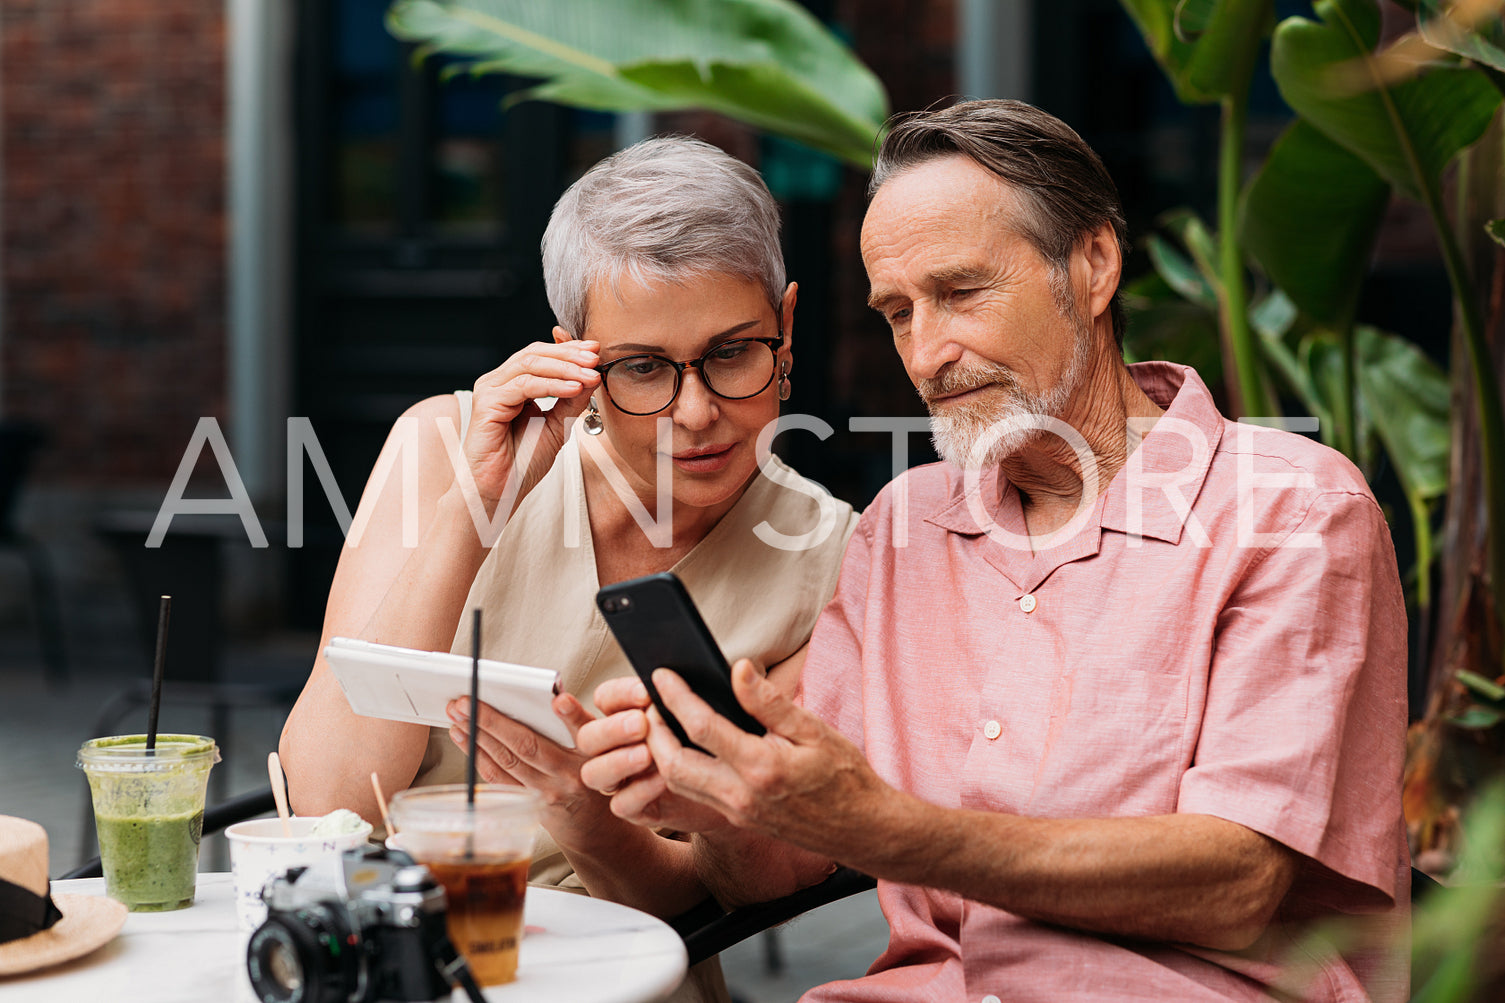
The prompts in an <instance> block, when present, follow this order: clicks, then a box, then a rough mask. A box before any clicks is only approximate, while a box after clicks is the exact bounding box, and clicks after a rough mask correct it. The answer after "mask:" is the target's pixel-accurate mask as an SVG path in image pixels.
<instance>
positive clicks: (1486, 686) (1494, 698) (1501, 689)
mask: <svg viewBox="0 0 1505 1003" xmlns="http://www.w3.org/2000/svg"><path fill="white" fill-rule="evenodd" d="M1453 674H1454V675H1455V676H1457V677H1458V681H1459V682H1460V683H1462V684H1463V685H1464V686H1467V687H1468V688H1469V689H1471V690H1473V691H1474V692H1475V693H1477V694H1478V695H1479V696H1482V697H1483V698H1484V699H1486V700H1488V701H1490V702H1491V703H1500V702H1502V701H1505V686H1501V685H1500V684H1499V683H1497V682H1495V681H1494V680H1493V679H1485V678H1484V677H1483V676H1481V675H1479V674H1478V673H1477V672H1470V671H1468V670H1467V669H1458V670H1457V671H1456V672H1454V673H1453Z"/></svg>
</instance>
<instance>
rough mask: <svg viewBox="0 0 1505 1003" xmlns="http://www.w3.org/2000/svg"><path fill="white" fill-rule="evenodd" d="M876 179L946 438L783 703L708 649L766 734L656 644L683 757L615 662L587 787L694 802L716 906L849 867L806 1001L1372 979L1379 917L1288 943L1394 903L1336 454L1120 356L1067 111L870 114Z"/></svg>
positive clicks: (1356, 523)
mask: <svg viewBox="0 0 1505 1003" xmlns="http://www.w3.org/2000/svg"><path fill="white" fill-rule="evenodd" d="M870 190H871V193H872V200H871V204H870V207H869V209H868V213H867V217H866V220H865V221H864V224H863V229H862V245H861V246H862V255H863V261H864V263H865V264H866V267H867V271H868V277H869V279H870V282H871V297H870V302H871V303H872V305H873V306H874V307H875V308H876V309H877V310H879V311H880V312H881V313H882V314H883V316H884V317H885V318H886V319H887V320H888V322H889V324H890V326H891V327H892V330H893V337H894V344H895V347H896V348H897V349H898V351H899V354H900V356H901V358H902V359H903V362H904V366H905V369H906V370H907V371H908V373H909V376H910V378H911V379H912V380H913V381H914V384H915V387H916V388H917V390H918V391H919V393H920V395H921V396H922V397H923V398H924V400H925V402H926V404H927V406H928V408H929V410H930V413H931V417H932V425H933V429H934V435H935V441H936V445H937V447H938V450H939V451H940V453H941V455H942V456H943V457H944V458H945V459H946V460H947V461H948V462H947V463H942V464H935V465H931V466H928V467H922V468H918V469H915V470H911V471H909V472H908V473H907V474H905V475H904V476H902V477H900V478H898V479H897V480H896V481H895V482H893V483H892V484H890V485H889V486H888V487H887V488H885V489H884V491H883V492H882V493H881V494H880V495H879V497H878V499H877V500H876V501H875V502H874V503H873V505H872V506H871V507H870V508H869V509H868V511H867V512H866V513H865V514H864V515H863V517H862V521H861V523H860V525H859V528H858V530H857V533H856V534H855V535H854V536H853V538H852V541H851V543H850V545H849V547H848V550H847V553H846V558H845V562H844V564H843V567H842V573H841V579H840V584H839V586H838V589H837V592H836V595H835V597H834V598H833V599H832V601H831V603H830V605H829V606H828V607H827V609H826V610H825V612H824V614H823V615H822V617H821V620H820V622H819V625H818V626H817V628H816V631H815V635H814V637H813V638H812V640H811V644H810V649H809V653H808V658H807V660H806V662H805V666H804V669H803V677H802V679H801V681H800V692H799V693H797V694H795V695H793V696H791V694H790V693H789V692H788V691H789V690H790V689H791V687H790V686H788V685H784V686H780V685H779V684H778V681H770V680H767V679H764V678H763V677H762V676H761V675H760V674H759V673H758V672H757V671H756V669H755V667H754V666H752V665H751V664H750V663H747V662H742V663H739V664H738V665H737V667H736V669H735V671H734V673H733V677H734V680H733V681H734V685H735V686H736V689H737V693H738V696H739V699H740V700H741V701H742V703H743V704H744V705H745V706H746V707H747V709H748V710H749V711H751V712H752V713H753V715H754V716H756V717H758V718H759V719H760V720H761V721H763V723H764V724H765V725H766V726H767V727H768V732H769V733H768V735H767V736H765V737H761V738H757V737H753V736H751V735H749V734H746V733H744V732H741V731H739V730H738V729H737V728H736V727H735V726H733V725H732V724H731V723H730V722H728V721H726V720H725V719H723V718H720V717H718V716H717V715H715V714H714V713H713V712H711V711H710V710H709V708H707V707H706V706H705V705H704V704H703V703H701V702H700V701H699V700H698V699H697V698H696V697H695V696H694V695H693V694H692V693H690V692H689V690H688V689H687V688H686V687H685V686H684V685H683V683H682V682H681V681H680V680H679V678H678V677H677V676H674V675H673V674H672V673H668V672H665V671H663V670H661V671H660V672H659V673H658V675H657V676H656V677H655V680H656V682H657V685H658V686H659V688H660V692H661V693H662V696H663V699H664V700H665V702H666V704H667V705H668V706H669V707H670V709H671V710H672V711H673V712H674V713H675V714H676V715H677V716H678V717H679V719H680V721H681V722H682V723H683V724H684V726H685V729H686V731H687V733H688V734H689V736H690V737H691V738H692V739H693V740H694V741H695V742H696V743H697V744H698V745H700V746H702V747H704V748H705V749H707V750H709V751H710V752H712V753H713V754H714V758H713V757H710V756H706V755H703V754H701V753H699V752H697V751H695V750H691V749H688V748H685V747H683V746H681V745H680V744H679V743H678V742H677V741H676V740H675V739H674V736H673V734H672V733H671V732H669V731H668V729H666V728H665V727H664V726H663V723H662V720H661V718H660V717H659V715H658V714H657V712H656V711H654V710H652V709H651V708H650V709H647V710H646V712H645V710H643V708H646V707H647V704H646V699H645V696H644V693H643V691H642V689H641V686H640V685H639V684H636V683H635V682H629V681H627V680H621V681H617V682H616V683H614V684H610V685H609V687H605V688H603V691H602V692H598V694H597V703H598V705H599V706H601V707H602V708H603V709H604V710H608V711H616V713H614V714H612V715H611V716H610V717H608V718H606V719H604V720H602V721H600V722H598V723H595V724H593V725H590V726H588V727H587V729H585V730H583V731H582V733H581V737H580V740H581V745H582V747H583V748H585V749H586V750H587V751H588V752H591V753H593V754H596V758H594V759H593V760H591V761H590V763H589V764H588V765H587V768H586V770H585V771H583V773H582V776H583V777H584V778H585V780H586V782H587V783H588V784H591V785H592V786H595V787H597V788H598V789H601V790H605V791H609V792H615V793H614V797H613V810H614V811H616V812H617V813H618V814H621V815H624V816H626V817H630V818H633V819H635V820H638V821H640V822H643V823H645V824H664V823H667V824H671V825H676V826H679V827H683V828H686V829H694V830H698V831H699V833H700V834H699V835H697V836H696V837H695V839H696V846H697V868H698V871H699V874H700V877H701V878H702V880H704V881H705V882H706V884H707V885H708V886H709V887H710V888H711V889H712V890H713V891H714V892H716V894H717V895H718V896H719V897H721V898H722V899H723V900H724V901H728V902H741V901H751V900H757V899H761V898H767V897H772V896H774V895H778V894H782V893H785V892H788V891H790V890H792V889H793V888H795V887H797V886H798V885H801V884H806V883H809V882H810V881H812V880H815V879H816V878H818V877H819V875H821V874H822V873H824V872H825V871H826V870H828V869H829V868H830V867H831V866H833V862H835V861H840V862H841V863H844V864H848V865H850V866H853V867H856V868H858V869H861V870H863V871H866V872H867V873H869V874H872V875H874V876H876V877H877V878H878V879H879V899H880V901H881V903H882V906H883V910H884V914H885V915H886V916H887V918H888V921H889V924H890V927H891V939H890V942H889V945H888V950H887V951H886V952H885V953H884V954H883V955H882V957H880V958H879V959H878V960H877V961H876V962H875V963H874V965H873V967H872V969H871V970H870V971H869V973H868V974H867V975H866V976H865V977H863V978H861V979H856V980H853V981H850V982H842V983H834V984H832V985H830V986H827V987H824V988H822V989H817V990H815V991H813V992H812V993H811V994H810V996H809V997H807V998H808V999H811V1000H838V999H840V1000H917V999H925V1000H932V999H933V1000H963V999H970V1000H985V1001H991V1000H993V999H998V998H1001V999H1006V1000H1042V1001H1056V1000H1068V999H1070V1000H1077V999H1104V1000H1108V999H1113V1000H1118V999H1127V998H1135V999H1151V998H1153V999H1160V1000H1177V1001H1181V1000H1213V999H1219V1000H1224V999H1234V1000H1246V999H1267V998H1270V997H1271V996H1276V997H1278V998H1301V999H1319V1000H1358V999H1366V998H1375V999H1381V1000H1388V999H1392V998H1394V999H1403V998H1404V997H1405V995H1406V988H1405V982H1406V978H1405V975H1406V972H1405V967H1404V961H1403V960H1401V961H1399V962H1397V961H1395V960H1394V959H1393V958H1389V957H1387V956H1386V955H1385V952H1383V951H1381V950H1376V949H1372V945H1373V943H1375V940H1374V939H1373V938H1371V939H1370V940H1369V941H1367V943H1368V944H1370V945H1371V949H1367V950H1364V949H1356V948H1355V946H1354V944H1353V943H1352V942H1350V943H1348V944H1347V946H1346V947H1345V948H1344V950H1345V951H1346V954H1344V953H1340V951H1339V949H1338V948H1336V947H1334V946H1332V945H1331V944H1329V943H1328V942H1327V941H1325V940H1321V939H1317V938H1316V937H1315V935H1311V934H1310V930H1311V927H1312V922H1311V921H1312V920H1313V919H1314V918H1318V917H1323V916H1328V915H1331V914H1336V913H1348V914H1355V915H1361V914H1369V916H1370V918H1369V919H1368V920H1367V924H1368V926H1369V927H1370V928H1371V929H1372V928H1373V927H1374V926H1376V925H1378V926H1380V927H1386V926H1387V924H1388V926H1389V927H1390V928H1395V927H1399V928H1403V924H1404V918H1405V901H1406V898H1407V895H1408V882H1407V874H1408V856H1407V850H1406V844H1405V839H1404V831H1403V825H1402V821H1401V813H1400V791H1399V787H1400V775H1401V758H1402V752H1403V736H1404V727H1405V706H1404V692H1405V690H1404V666H1405V611H1404V606H1403V603H1402V598H1401V592H1400V586H1399V582H1398V579H1397V575H1396V567H1395V557H1394V554H1393V551H1392V549H1391V544H1390V537H1389V532H1388V529H1387V527H1386V524H1385V520H1384V517H1383V516H1382V514H1381V512H1380V510H1379V508H1378V506H1377V505H1376V504H1375V501H1374V499H1373V497H1372V496H1371V494H1370V492H1369V490H1368V488H1367V487H1366V486H1365V484H1364V480H1363V478H1362V477H1361V476H1360V474H1359V473H1358V471H1357V470H1355V469H1354V468H1353V466H1352V465H1351V464H1349V463H1348V462H1347V461H1346V460H1345V459H1343V458H1342V457H1341V456H1339V455H1338V454H1337V453H1334V452H1332V451H1331V450H1328V449H1326V448H1324V447H1322V446H1320V445H1318V444H1315V443H1313V442H1311V441H1309V440H1306V439H1304V438H1301V437H1299V436H1295V435H1291V434H1288V433H1285V432H1279V431H1274V430H1270V429H1262V428H1254V427H1251V426H1248V425H1243V424H1235V423H1232V422H1229V421H1227V420H1226V419H1224V418H1223V417H1222V416H1220V415H1219V414H1218V412H1217V410H1216V409H1215V407H1214V404H1213V400H1212V397H1211V395H1210V394H1209V392H1208V389H1207V387H1206V386H1205V385H1204V384H1203V382H1202V381H1201V380H1200V379H1199V378H1198V376H1197V374H1196V373H1195V372H1194V371H1192V370H1191V369H1189V368H1186V367H1184V366H1177V365H1172V364H1169V363H1160V362H1156V363H1142V364H1139V365H1135V366H1125V364H1124V363H1123V361H1122V358H1121V353H1120V347H1119V346H1120V343H1121V339H1122V333H1123V330H1122V329H1123V321H1122V315H1121V313H1120V311H1119V308H1118V305H1117V291H1118V286H1119V280H1120V274H1121V268H1122V258H1123V247H1124V236H1123V232H1124V224H1123V219H1122V214H1121V210H1120V208H1119V203H1118V198H1117V193H1116V191H1115V189H1114V186H1113V184H1112V181H1111V179H1110V178H1109V177H1108V175H1107V173H1106V171H1105V170H1104V168H1103V166H1102V164H1101V162H1100V161H1099V160H1098V158H1097V157H1096V155H1095V154H1094V153H1093V152H1092V151H1091V150H1090V149H1089V148H1088V147H1087V146H1086V145H1085V144H1084V143H1083V142H1082V141H1081V139H1080V138H1079V137H1078V136H1077V135H1076V134H1075V133H1074V132H1072V131H1071V129H1069V128H1068V127H1067V126H1065V125H1064V124H1063V123H1061V122H1060V121H1058V120H1056V119H1054V118H1052V117H1051V116H1049V115H1047V114H1045V113H1044V112H1041V111H1039V110H1038V109H1035V108H1032V107H1030V106H1028V105H1025V104H1021V103H1018V102H1009V101H987V102H968V103H964V104H959V105H956V106H954V107H952V108H949V109H946V110H942V111H935V112H928V113H922V114H918V115H914V116H910V117H907V118H904V119H901V120H900V121H898V122H897V123H896V124H895V126H894V128H893V129H892V131H891V132H890V133H889V135H888V137H887V139H886V140H885V142H884V144H883V147H882V150H881V152H880V154H879V157H878V163H877V166H876V168H875V172H874V176H873V181H872V185H871V189H870ZM753 615H755V611H754V612H753ZM635 740H636V741H637V743H638V744H634V742H635ZM644 743H645V744H646V745H647V747H648V748H647V750H644V749H643V748H642V744H644ZM650 753H651V757H652V761H653V764H654V767H653V768H650V769H646V770H645V769H644V768H643V767H644V765H645V764H646V763H647V762H648V755H649V754H650ZM707 809H713V811H707ZM727 822H729V823H730V824H727ZM1354 923H1355V924H1356V925H1364V924H1365V923H1366V921H1363V920H1355V921H1354Z"/></svg>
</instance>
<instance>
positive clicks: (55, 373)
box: [0, 0, 226, 487]
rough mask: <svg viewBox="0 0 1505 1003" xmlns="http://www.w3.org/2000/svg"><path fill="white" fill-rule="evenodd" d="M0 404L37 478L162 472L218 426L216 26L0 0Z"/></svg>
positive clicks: (134, 9)
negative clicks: (26, 427) (31, 449)
mask: <svg viewBox="0 0 1505 1003" xmlns="http://www.w3.org/2000/svg"><path fill="white" fill-rule="evenodd" d="M0 46H3V49H0V123H3V130H4V131H3V149H4V154H3V164H0V184H3V189H0V276H3V293H4V330H3V334H0V380H3V384H0V402H3V407H4V411H5V414H6V416H7V417H24V418H27V419H30V420H33V421H36V422H39V423H41V424H42V425H44V426H45V427H46V428H47V430H48V432H49V433H50V436H51V442H50V445H49V446H48V448H47V449H46V451H45V454H44V456H43V458H42V461H41V463H40V466H39V469H38V471H37V475H36V476H37V479H38V480H39V481H42V482H44V483H50V484H54V485H70V486H77V487H94V486H106V485H110V486H122V487H123V486H128V485H145V484H154V483H155V484H162V485H164V486H165V483H166V480H167V479H168V478H170V477H171V475H172V473H173V471H174V470H175V469H176V467H177V464H178V460H179V458H180V456H181V454H182V450H183V447H184V446H185V445H186V444H187V442H188V437H189V434H190V432H191V431H192V429H193V427H194V423H195V421H196V420H197V418H198V417H199V416H200V415H215V416H219V417H221V418H223V415H224V408H225V401H224V384H225V375H224V372H225V316H224V315H225V284H226V277H225V184H224V176H225V148H224V131H225V93H224V90H225V89H224V76H225V18H224V4H222V3H215V2H205V0H66V2H59V0H0Z"/></svg>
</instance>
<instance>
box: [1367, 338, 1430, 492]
mask: <svg viewBox="0 0 1505 1003" xmlns="http://www.w3.org/2000/svg"><path fill="white" fill-rule="evenodd" d="M1354 334H1355V336H1356V345H1355V349H1356V354H1357V356H1358V358H1357V360H1356V361H1357V363H1358V370H1357V374H1358V379H1359V392H1360V394H1361V395H1362V396H1363V400H1364V403H1365V409H1366V410H1367V412H1368V414H1369V420H1370V421H1372V422H1373V423H1374V429H1375V431H1376V432H1377V433H1378V434H1379V438H1380V441H1381V442H1382V443H1384V445H1385V452H1387V453H1389V454H1390V462H1391V463H1393V464H1394V465H1395V472H1396V476H1397V477H1398V478H1399V479H1400V482H1401V487H1402V488H1404V489H1405V491H1406V494H1407V495H1414V496H1415V497H1416V498H1418V499H1420V500H1423V501H1429V500H1431V499H1433V498H1440V497H1441V496H1442V495H1443V494H1445V493H1446V492H1447V487H1448V452H1449V448H1450V442H1451V436H1450V428H1451V421H1452V405H1451V398H1450V395H1449V384H1448V375H1447V373H1445V372H1444V371H1443V370H1442V369H1441V368H1440V367H1438V365H1437V364H1436V363H1435V362H1433V361H1432V360H1431V359H1430V358H1428V357H1427V356H1426V355H1425V354H1424V353H1423V352H1422V351H1421V350H1420V349H1419V348H1417V347H1416V346H1415V345H1414V344H1412V343H1411V342H1410V341H1407V340H1406V339H1405V338H1402V337H1401V336H1400V335H1397V334H1391V333H1389V332H1388V331H1381V330H1378V329H1376V328H1372V327H1366V326H1363V325H1360V326H1359V327H1357V328H1355V330H1354Z"/></svg>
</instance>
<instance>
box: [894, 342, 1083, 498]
mask: <svg viewBox="0 0 1505 1003" xmlns="http://www.w3.org/2000/svg"><path fill="white" fill-rule="evenodd" d="M1090 353H1091V331H1090V329H1089V328H1087V327H1086V326H1085V325H1077V330H1076V340H1075V344H1074V345H1073V347H1072V352H1071V360H1070V361H1069V362H1068V363H1067V365H1066V371H1065V372H1064V373H1062V374H1061V379H1060V380H1059V381H1057V383H1056V384H1055V386H1053V387H1050V388H1049V389H1048V390H1046V391H1045V392H1044V393H1038V394H1036V393H1031V392H1029V391H1027V390H1025V389H1024V388H1023V387H1021V386H1019V381H1018V380H1017V379H1015V378H1014V374H1013V372H1011V371H1010V370H1009V369H1008V368H1007V367H1006V366H1000V365H997V364H994V363H983V364H980V365H971V366H966V367H958V366H955V365H954V366H953V368H951V369H948V370H946V371H944V372H943V373H942V374H941V375H940V376H938V377H936V378H935V379H929V380H921V381H920V383H919V386H918V388H917V389H918V390H919V392H920V397H921V398H922V399H923V400H924V401H925V407H926V409H927V410H929V412H930V435H931V441H932V442H933V443H934V444H935V451H936V452H937V453H939V454H940V456H941V458H942V459H943V460H945V461H946V462H948V463H951V464H954V465H956V466H958V467H962V468H964V469H965V468H966V467H968V465H969V464H970V465H975V466H977V467H979V468H985V467H990V466H993V465H994V464H996V463H998V462H1000V461H1002V460H1003V459H1005V458H1007V457H1009V456H1012V455H1013V454H1014V453H1017V452H1018V451H1019V450H1020V449H1022V448H1023V447H1025V446H1026V445H1028V444H1029V443H1031V442H1033V441H1034V440H1035V439H1037V438H1039V437H1040V436H1041V435H1044V434H1046V433H1045V431H1044V430H1043V429H1041V428H1039V427H1038V426H1039V425H1040V424H1043V422H1042V421H1041V420H1040V419H1043V418H1052V419H1059V418H1060V417H1061V415H1062V414H1064V413H1065V411H1066V405H1067V404H1068V403H1069V402H1070V401H1071V398H1072V397H1073V396H1074V395H1075V394H1076V392H1077V391H1078V390H1080V389H1081V385H1082V383H1083V382H1084V381H1085V379H1086V375H1087V361H1088V356H1089V355H1090ZM977 388H986V389H983V390H982V392H981V393H980V394H978V395H977V397H976V398H975V399H971V400H968V401H965V402H947V401H936V400H934V398H935V397H936V396H938V395H941V394H948V393H956V392H957V391H959V390H969V389H977ZM1004 423H1016V427H1012V428H1010V429H1009V430H1008V431H1002V429H1001V426H1002V425H1003V424H1004ZM995 429H997V431H995ZM985 439H986V440H987V442H986V449H985V450H984V451H983V452H982V454H981V455H978V456H974V455H973V451H974V450H975V449H977V447H978V446H979V445H981V444H982V443H983V441H984V440H985Z"/></svg>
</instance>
